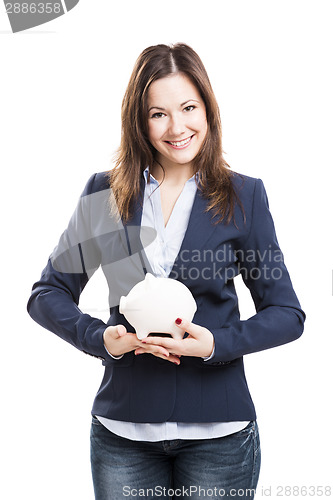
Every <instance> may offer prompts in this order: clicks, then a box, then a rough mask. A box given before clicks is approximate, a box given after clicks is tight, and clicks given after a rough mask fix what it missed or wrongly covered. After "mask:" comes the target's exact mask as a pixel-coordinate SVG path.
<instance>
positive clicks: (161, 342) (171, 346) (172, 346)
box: [141, 337, 178, 351]
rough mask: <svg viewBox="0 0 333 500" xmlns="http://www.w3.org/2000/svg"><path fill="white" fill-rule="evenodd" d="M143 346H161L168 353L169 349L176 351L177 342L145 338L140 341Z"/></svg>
mask: <svg viewBox="0 0 333 500" xmlns="http://www.w3.org/2000/svg"><path fill="white" fill-rule="evenodd" d="M141 342H142V343H143V344H145V345H159V346H163V347H165V348H166V349H168V350H169V351H170V349H171V350H172V349H175V350H177V347H178V343H177V342H178V341H177V340H175V339H173V338H170V337H146V338H144V339H142V340H141Z"/></svg>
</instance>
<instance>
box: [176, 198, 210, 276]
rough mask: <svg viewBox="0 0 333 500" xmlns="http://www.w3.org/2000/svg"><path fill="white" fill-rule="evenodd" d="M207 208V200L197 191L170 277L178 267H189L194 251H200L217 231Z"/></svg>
mask: <svg viewBox="0 0 333 500" xmlns="http://www.w3.org/2000/svg"><path fill="white" fill-rule="evenodd" d="M206 208H207V200H205V199H204V198H203V196H202V194H201V192H200V191H199V189H197V192H196V194H195V198H194V202H193V207H192V211H191V215H190V219H189V222H188V226H187V229H186V232H185V236H184V239H183V242H182V244H181V247H180V250H179V253H178V255H177V257H176V259H175V263H174V265H173V268H172V270H171V273H170V276H172V274H173V273H174V272H176V268H177V267H178V266H180V265H181V266H183V267H187V266H188V265H189V264H191V262H189V260H190V259H189V258H188V257H189V255H191V252H193V250H195V251H196V250H200V249H201V248H202V247H203V246H204V245H205V243H206V242H207V240H208V239H209V238H210V236H211V235H212V233H213V232H214V231H215V229H216V225H214V224H213V222H214V218H213V219H212V214H211V213H207V212H206V211H205V210H206ZM183 256H184V259H183ZM176 274H177V273H176Z"/></svg>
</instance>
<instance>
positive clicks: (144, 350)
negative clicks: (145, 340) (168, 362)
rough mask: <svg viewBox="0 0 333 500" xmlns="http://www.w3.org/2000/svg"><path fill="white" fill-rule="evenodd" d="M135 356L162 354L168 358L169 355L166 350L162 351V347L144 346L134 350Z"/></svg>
mask: <svg viewBox="0 0 333 500" xmlns="http://www.w3.org/2000/svg"><path fill="white" fill-rule="evenodd" d="M135 353H136V354H144V353H148V354H162V355H163V356H166V357H169V355H170V353H169V351H168V350H167V349H164V347H162V346H144V347H139V348H138V349H136V350H135Z"/></svg>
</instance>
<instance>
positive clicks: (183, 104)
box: [148, 99, 200, 112]
mask: <svg viewBox="0 0 333 500" xmlns="http://www.w3.org/2000/svg"><path fill="white" fill-rule="evenodd" d="M191 101H194V102H197V103H199V101H198V100H197V99H188V100H187V101H185V102H182V103H181V105H180V107H183V106H185V104H187V103H188V102H191ZM199 104H200V103H199ZM152 109H158V110H159V111H165V108H160V107H159V106H151V107H150V108H149V109H148V112H149V111H151V110H152Z"/></svg>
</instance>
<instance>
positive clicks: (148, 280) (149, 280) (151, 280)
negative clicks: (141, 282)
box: [145, 273, 156, 290]
mask: <svg viewBox="0 0 333 500" xmlns="http://www.w3.org/2000/svg"><path fill="white" fill-rule="evenodd" d="M155 282H156V278H155V276H153V275H152V274H151V273H147V274H146V276H145V288H146V290H149V289H150V288H151V287H152V286H154V284H155Z"/></svg>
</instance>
